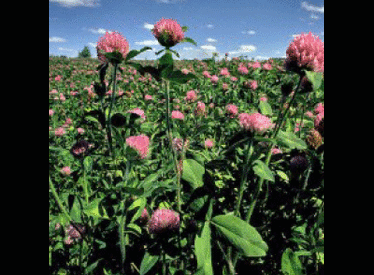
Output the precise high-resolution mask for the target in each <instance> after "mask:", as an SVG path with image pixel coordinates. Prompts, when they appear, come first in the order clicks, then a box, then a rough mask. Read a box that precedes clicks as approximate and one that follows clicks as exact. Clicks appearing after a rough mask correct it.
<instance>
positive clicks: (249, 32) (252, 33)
mask: <svg viewBox="0 0 374 275" xmlns="http://www.w3.org/2000/svg"><path fill="white" fill-rule="evenodd" d="M242 34H249V35H255V34H256V32H255V31H254V30H249V31H242Z"/></svg>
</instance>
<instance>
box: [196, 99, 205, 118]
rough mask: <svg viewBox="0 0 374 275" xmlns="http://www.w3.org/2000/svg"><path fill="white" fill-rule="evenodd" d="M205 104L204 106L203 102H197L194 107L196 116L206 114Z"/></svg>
mask: <svg viewBox="0 0 374 275" xmlns="http://www.w3.org/2000/svg"><path fill="white" fill-rule="evenodd" d="M205 108H206V106H205V103H203V102H201V101H199V102H198V103H197V106H196V109H195V115H196V116H203V115H205V114H206V110H205Z"/></svg>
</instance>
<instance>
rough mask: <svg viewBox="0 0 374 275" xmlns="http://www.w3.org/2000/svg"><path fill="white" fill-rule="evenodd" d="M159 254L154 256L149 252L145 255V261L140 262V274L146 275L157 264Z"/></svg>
mask: <svg viewBox="0 0 374 275" xmlns="http://www.w3.org/2000/svg"><path fill="white" fill-rule="evenodd" d="M159 259H160V257H159V256H154V255H151V254H149V253H148V252H147V253H146V254H145V255H144V258H143V261H142V263H141V264H140V275H145V274H147V273H148V272H149V271H151V269H152V268H153V267H154V266H155V265H156V264H157V262H158V260H159Z"/></svg>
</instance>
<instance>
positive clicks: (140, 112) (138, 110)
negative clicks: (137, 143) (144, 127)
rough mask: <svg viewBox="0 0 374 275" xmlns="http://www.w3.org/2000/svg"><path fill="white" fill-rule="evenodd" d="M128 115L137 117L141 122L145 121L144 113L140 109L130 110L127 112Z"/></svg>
mask: <svg viewBox="0 0 374 275" xmlns="http://www.w3.org/2000/svg"><path fill="white" fill-rule="evenodd" d="M128 113H130V114H135V115H138V116H139V117H141V118H142V119H143V120H145V119H147V117H146V115H145V114H144V111H143V110H142V109H140V108H135V109H133V110H130V111H128Z"/></svg>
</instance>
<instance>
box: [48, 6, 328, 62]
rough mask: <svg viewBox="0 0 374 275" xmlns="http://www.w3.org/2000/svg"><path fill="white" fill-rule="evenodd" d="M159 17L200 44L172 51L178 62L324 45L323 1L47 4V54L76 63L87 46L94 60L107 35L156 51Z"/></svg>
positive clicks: (264, 54) (267, 55)
mask: <svg viewBox="0 0 374 275" xmlns="http://www.w3.org/2000/svg"><path fill="white" fill-rule="evenodd" d="M162 17H163V18H172V19H176V20H177V21H178V22H179V23H180V24H181V25H182V26H188V27H189V30H188V32H187V33H186V36H187V37H191V38H192V39H194V40H195V41H196V42H197V44H198V46H197V47H195V46H193V45H192V44H189V43H183V44H180V45H177V46H176V47H174V49H175V50H177V51H178V52H179V53H180V55H181V58H182V59H183V58H188V59H193V58H198V59H203V58H207V57H211V56H212V53H213V52H218V53H219V54H220V57H223V56H224V54H225V53H229V54H230V57H234V56H240V55H246V56H248V58H254V59H267V58H270V57H284V56H285V54H286V49H287V47H288V45H289V43H290V42H291V41H292V39H293V36H294V35H297V34H300V33H302V32H309V31H311V32H313V33H314V34H316V35H318V36H320V38H321V39H322V40H324V1H323V0H309V1H300V0H49V54H54V55H66V56H70V57H75V56H77V55H78V52H79V51H81V50H82V49H83V47H84V46H86V45H87V46H89V48H90V51H91V54H92V55H93V56H96V49H95V46H96V42H97V41H98V39H99V37H100V36H102V35H104V34H105V31H119V32H120V33H122V34H123V35H124V36H125V37H126V38H127V40H128V41H129V43H130V48H131V49H140V48H142V47H144V46H150V47H152V48H153V49H154V51H157V50H160V49H162V47H161V46H159V45H158V43H157V41H156V40H155V38H154V37H153V35H152V33H151V32H150V28H152V25H154V24H155V23H156V22H157V21H158V20H160V19H161V18H162ZM139 58H140V59H145V58H147V59H156V56H155V54H154V52H152V51H148V52H146V53H143V54H142V55H140V56H139Z"/></svg>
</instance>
